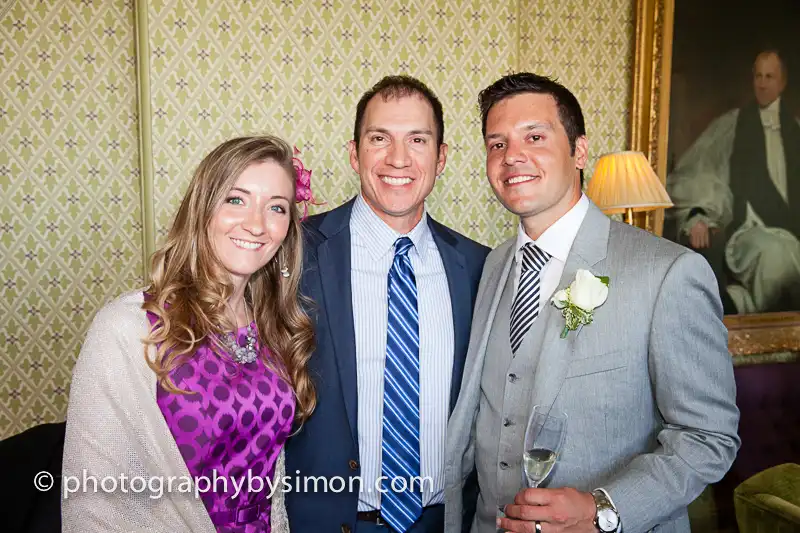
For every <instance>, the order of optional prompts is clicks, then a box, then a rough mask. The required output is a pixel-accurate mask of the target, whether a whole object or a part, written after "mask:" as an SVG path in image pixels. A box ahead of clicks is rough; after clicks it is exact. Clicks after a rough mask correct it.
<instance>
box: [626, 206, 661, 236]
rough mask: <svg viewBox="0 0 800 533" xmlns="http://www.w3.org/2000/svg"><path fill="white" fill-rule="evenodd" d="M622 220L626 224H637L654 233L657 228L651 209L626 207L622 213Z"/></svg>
mask: <svg viewBox="0 0 800 533" xmlns="http://www.w3.org/2000/svg"><path fill="white" fill-rule="evenodd" d="M622 220H623V221H624V222H625V223H626V224H630V225H631V226H636V227H637V228H641V229H643V230H645V231H649V232H650V233H653V232H654V230H655V228H653V227H652V225H653V223H654V222H655V219H654V218H653V217H651V216H650V211H634V210H633V209H626V210H625V213H623V215H622Z"/></svg>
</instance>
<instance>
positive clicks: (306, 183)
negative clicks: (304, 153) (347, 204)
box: [292, 146, 325, 220]
mask: <svg viewBox="0 0 800 533" xmlns="http://www.w3.org/2000/svg"><path fill="white" fill-rule="evenodd" d="M294 155H295V157H293V158H292V165H293V166H294V170H295V172H296V173H297V191H296V192H295V198H294V201H295V202H296V203H302V204H303V216H302V217H301V218H300V220H305V218H306V217H307V216H308V204H309V203H310V204H312V205H323V204H324V203H325V202H317V200H316V199H315V198H314V193H313V192H312V191H311V169H309V168H306V167H305V165H303V162H302V161H301V160H300V158H299V157H297V156H298V155H300V150H298V149H297V147H296V146H295V147H294Z"/></svg>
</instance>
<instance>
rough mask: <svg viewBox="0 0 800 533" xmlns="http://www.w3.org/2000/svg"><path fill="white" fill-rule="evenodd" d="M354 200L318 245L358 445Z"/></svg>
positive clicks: (325, 228) (323, 227)
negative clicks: (352, 255) (352, 245)
mask: <svg viewBox="0 0 800 533" xmlns="http://www.w3.org/2000/svg"><path fill="white" fill-rule="evenodd" d="M351 210H352V202H349V204H346V206H343V208H342V209H341V212H340V213H336V214H335V216H334V213H333V212H331V214H330V215H328V216H327V217H326V218H325V220H323V222H322V223H321V224H320V227H319V230H320V232H321V233H322V234H323V235H325V236H326V237H328V238H327V239H326V240H324V241H323V242H322V243H321V244H320V245H319V247H318V248H317V258H318V268H319V273H320V283H321V285H322V293H323V296H324V300H325V314H326V316H327V317H328V325H329V330H330V336H331V339H332V341H333V351H334V355H335V358H336V364H337V366H338V368H339V380H340V382H341V389H342V396H343V398H344V405H345V409H346V410H347V419H348V421H349V422H350V431H351V433H352V435H353V439H354V441H355V442H356V445H357V444H358V422H357V421H358V378H357V377H356V335H355V327H354V325H353V293H352V288H351V279H350V212H351Z"/></svg>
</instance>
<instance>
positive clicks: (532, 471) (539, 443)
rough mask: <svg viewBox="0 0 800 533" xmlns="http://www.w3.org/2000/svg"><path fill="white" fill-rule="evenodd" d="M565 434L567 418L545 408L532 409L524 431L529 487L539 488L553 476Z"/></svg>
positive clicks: (523, 456) (524, 460) (524, 463)
mask: <svg viewBox="0 0 800 533" xmlns="http://www.w3.org/2000/svg"><path fill="white" fill-rule="evenodd" d="M566 433H567V415H566V414H564V413H559V412H555V411H552V410H551V409H550V408H548V407H547V406H542V405H537V406H535V407H534V408H533V412H532V413H531V416H530V419H529V420H528V427H527V428H526V430H525V443H524V449H523V455H522V466H523V470H524V471H525V480H526V481H527V484H528V486H529V487H531V488H536V487H538V486H539V485H540V484H541V483H542V482H543V481H544V480H545V479H547V476H549V475H550V472H551V471H552V470H553V467H554V466H555V464H556V461H557V460H558V454H559V453H561V447H562V446H563V444H564V436H565V435H566Z"/></svg>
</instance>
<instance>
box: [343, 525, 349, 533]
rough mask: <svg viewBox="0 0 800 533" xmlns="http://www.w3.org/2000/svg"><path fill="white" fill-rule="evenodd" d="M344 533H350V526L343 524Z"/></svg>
mask: <svg viewBox="0 0 800 533" xmlns="http://www.w3.org/2000/svg"><path fill="white" fill-rule="evenodd" d="M342 533H350V526H348V525H347V524H342Z"/></svg>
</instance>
